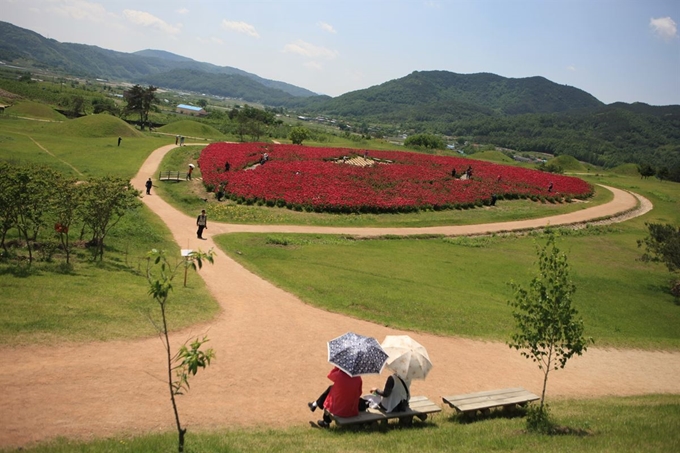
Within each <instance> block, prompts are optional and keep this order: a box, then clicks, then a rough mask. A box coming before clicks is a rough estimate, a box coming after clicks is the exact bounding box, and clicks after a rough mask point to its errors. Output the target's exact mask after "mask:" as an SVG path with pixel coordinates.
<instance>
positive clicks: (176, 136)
mask: <svg viewBox="0 0 680 453" xmlns="http://www.w3.org/2000/svg"><path fill="white" fill-rule="evenodd" d="M175 145H179V135H175Z"/></svg>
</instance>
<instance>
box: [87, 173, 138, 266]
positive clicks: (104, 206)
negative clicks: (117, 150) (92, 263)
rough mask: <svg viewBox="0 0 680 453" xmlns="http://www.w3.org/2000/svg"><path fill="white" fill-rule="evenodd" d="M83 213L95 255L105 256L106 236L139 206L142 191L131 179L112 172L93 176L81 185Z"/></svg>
mask: <svg viewBox="0 0 680 453" xmlns="http://www.w3.org/2000/svg"><path fill="white" fill-rule="evenodd" d="M81 190H82V201H81V203H80V216H81V218H82V219H83V222H84V224H85V225H87V226H88V227H89V228H90V229H91V230H92V241H91V244H92V245H93V246H94V256H93V257H94V259H95V260H96V259H97V257H99V260H100V261H101V260H103V258H104V239H105V238H106V235H107V234H108V233H109V231H111V228H113V227H114V226H116V224H117V223H118V222H119V221H120V219H121V218H122V217H123V216H124V215H125V214H126V213H127V212H129V211H130V210H133V209H137V208H138V207H139V206H140V201H139V200H138V197H139V194H140V192H139V191H138V190H135V189H134V187H132V185H131V184H130V182H129V181H126V180H124V179H122V178H114V177H112V176H104V177H102V178H92V179H90V180H89V181H88V182H86V183H85V184H83V185H82V186H81Z"/></svg>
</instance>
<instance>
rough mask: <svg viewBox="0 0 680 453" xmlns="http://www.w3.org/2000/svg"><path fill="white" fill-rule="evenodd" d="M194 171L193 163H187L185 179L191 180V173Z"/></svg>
mask: <svg viewBox="0 0 680 453" xmlns="http://www.w3.org/2000/svg"><path fill="white" fill-rule="evenodd" d="M193 171H194V164H189V171H188V172H187V178H186V179H187V181H191V173H192V172H193Z"/></svg>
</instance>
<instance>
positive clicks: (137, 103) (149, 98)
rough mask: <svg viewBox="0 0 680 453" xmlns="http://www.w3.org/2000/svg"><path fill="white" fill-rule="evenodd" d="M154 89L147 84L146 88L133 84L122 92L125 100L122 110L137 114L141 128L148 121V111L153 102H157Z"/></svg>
mask: <svg viewBox="0 0 680 453" xmlns="http://www.w3.org/2000/svg"><path fill="white" fill-rule="evenodd" d="M156 90H157V88H156V87H154V86H152V85H149V86H148V87H147V88H144V87H142V86H140V85H135V86H133V87H132V88H130V89H129V90H127V91H125V93H124V94H123V97H124V98H125V101H126V102H127V105H126V106H125V110H124V112H125V114H129V113H137V114H139V123H140V127H141V128H142V130H144V127H145V126H146V125H147V124H148V123H149V112H150V111H151V109H152V108H153V106H154V104H156V103H157V102H158V99H157V98H156Z"/></svg>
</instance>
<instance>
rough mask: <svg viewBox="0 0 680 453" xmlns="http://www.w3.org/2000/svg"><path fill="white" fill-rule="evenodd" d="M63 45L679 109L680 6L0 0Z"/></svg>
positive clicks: (350, 81)
mask: <svg viewBox="0 0 680 453" xmlns="http://www.w3.org/2000/svg"><path fill="white" fill-rule="evenodd" d="M0 11H2V14H1V15H0V20H3V21H7V22H10V23H12V24H14V25H17V26H20V27H24V28H28V29H30V30H33V31H35V32H37V33H40V34H41V35H43V36H47V37H49V38H53V39H56V40H57V41H61V42H75V43H83V44H92V45H97V46H100V47H103V48H107V49H112V50H118V51H122V52H134V51H137V50H142V49H161V50H166V51H169V52H173V53H176V54H179V55H183V56H186V57H190V58H193V59H195V60H198V61H205V62H209V63H213V64H216V65H220V66H232V67H236V68H239V69H242V70H244V71H248V72H251V73H254V74H257V75H259V76H261V77H265V78H268V79H274V80H281V81H284V82H288V83H291V84H294V85H297V86H301V87H304V88H307V89H309V90H312V91H314V92H317V93H323V94H328V95H331V96H338V95H341V94H343V93H347V92H349V91H354V90H358V89H363V88H368V87H370V86H373V85H379V84H381V83H384V82H386V81H388V80H392V79H397V78H401V77H404V76H406V75H408V74H410V73H411V72H413V71H425V70H446V71H452V72H457V73H464V74H469V73H477V72H491V73H494V74H498V75H501V76H504V77H517V78H520V77H531V76H543V77H545V78H547V79H549V80H552V81H553V82H556V83H559V84H564V85H571V86H574V87H577V88H580V89H582V90H585V91H587V92H589V93H590V94H592V95H593V96H595V97H596V98H598V99H599V100H601V101H603V102H605V103H608V104H609V103H612V102H617V101H623V102H646V103H648V104H653V105H668V104H680V33H679V32H678V27H679V25H678V24H680V0H467V1H465V0H430V1H422V0H408V1H407V0H390V1H388V0H384V1H372V0H361V1H359V0H344V1H343V0H332V1H327V0H278V1H275V0H270V1H260V0H250V1H226V0H183V1H176V0H136V1H127V0H99V1H97V0H93V1H89V0H0Z"/></svg>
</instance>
